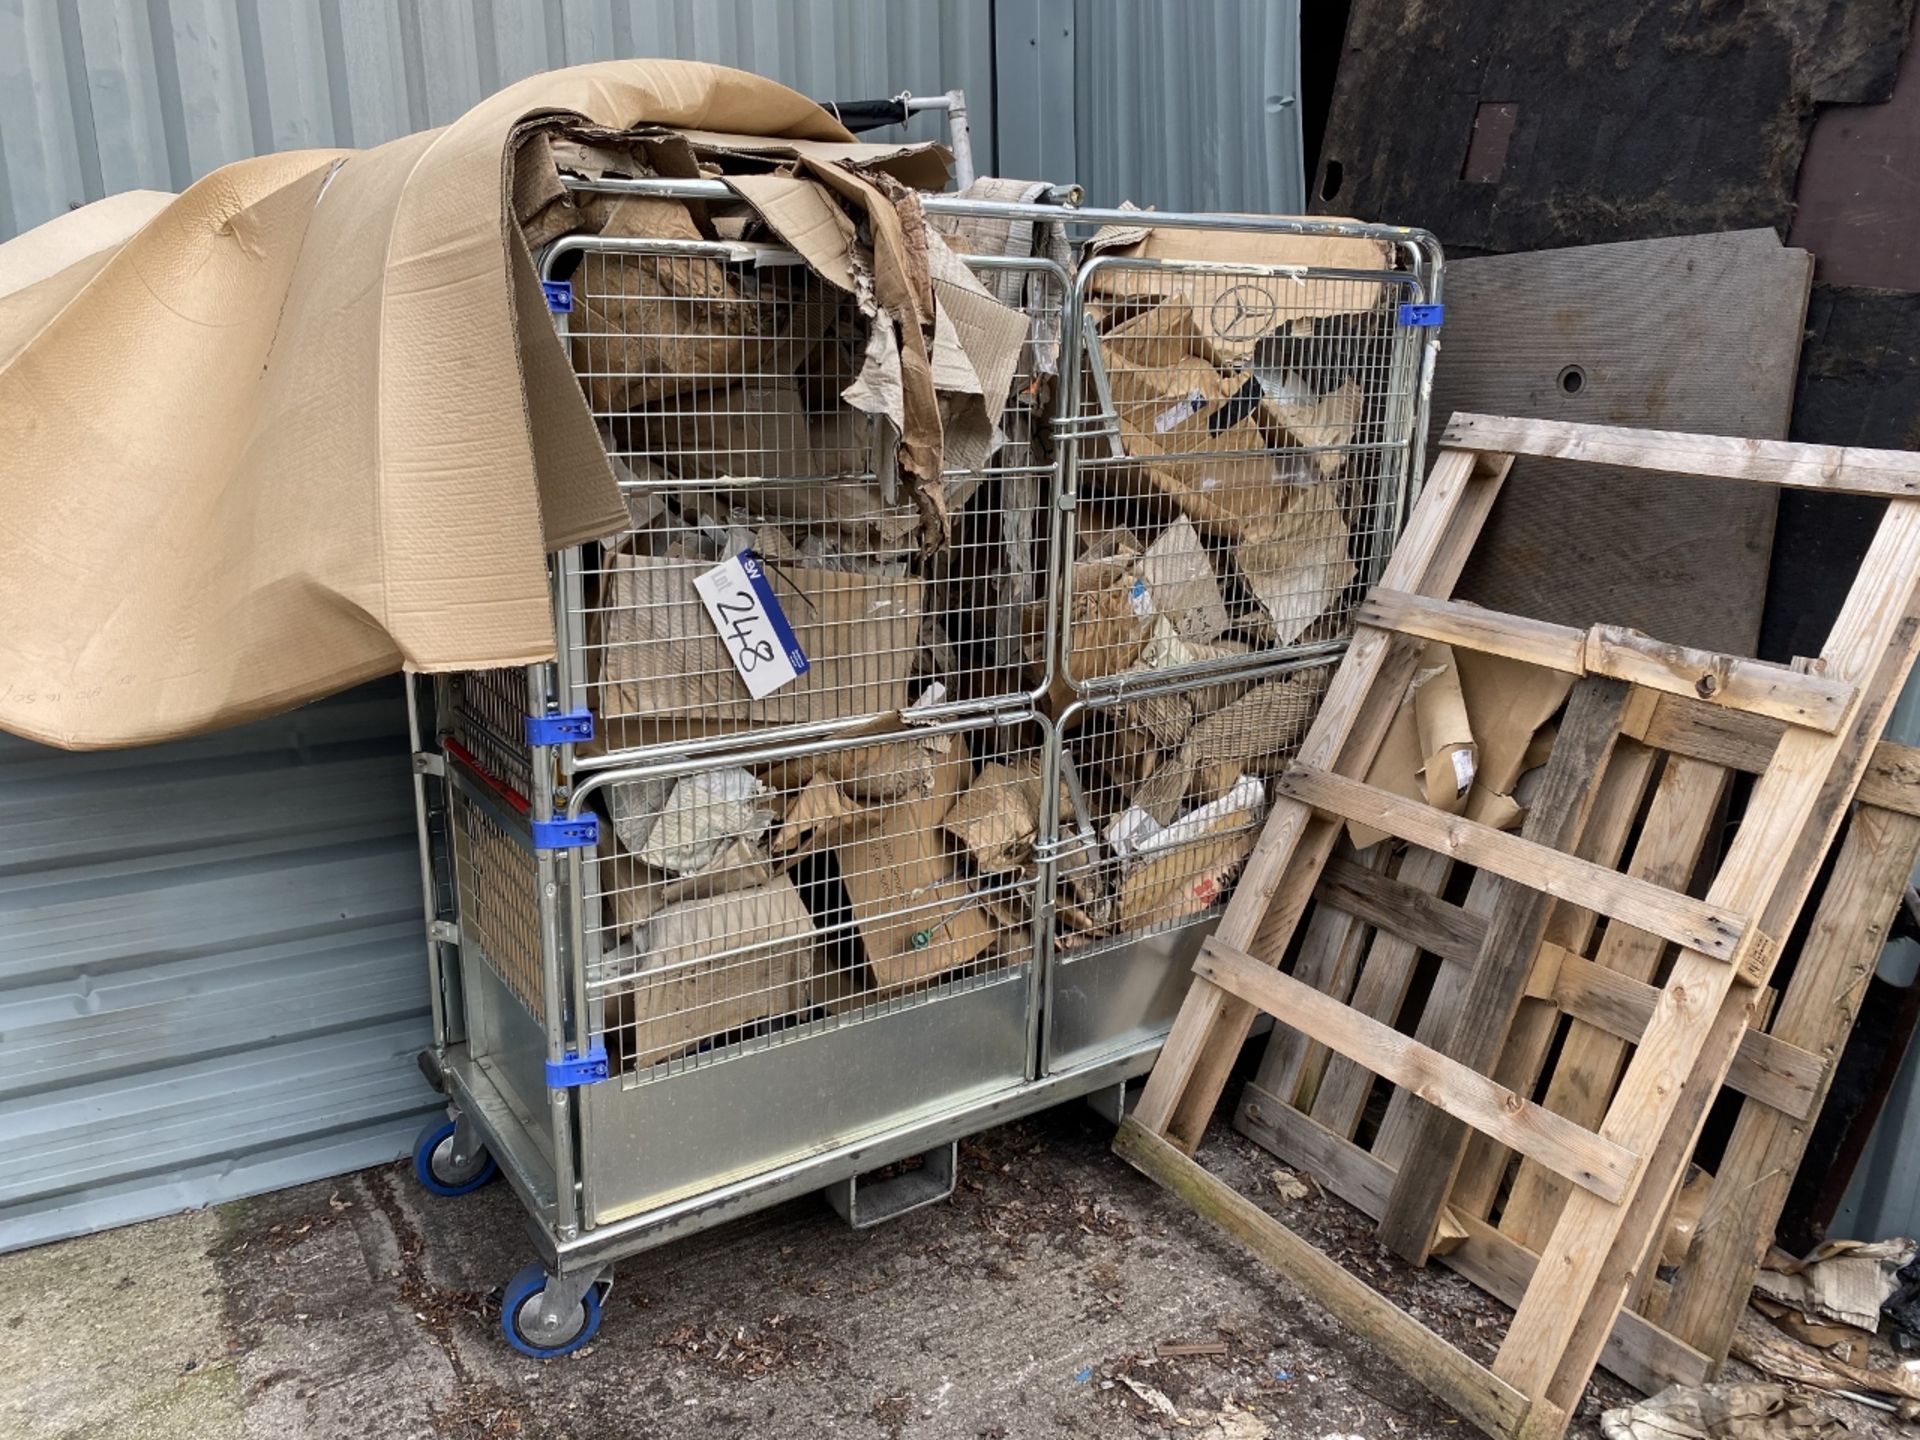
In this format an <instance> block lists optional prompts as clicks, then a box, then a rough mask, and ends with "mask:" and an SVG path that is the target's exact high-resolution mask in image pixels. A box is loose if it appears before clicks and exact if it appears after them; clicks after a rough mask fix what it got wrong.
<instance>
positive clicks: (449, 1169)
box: [413, 1120, 500, 1195]
mask: <svg viewBox="0 0 1920 1440" xmlns="http://www.w3.org/2000/svg"><path fill="white" fill-rule="evenodd" d="M463 1138H465V1137H463ZM453 1140H454V1122H453V1121H451V1120H438V1121H435V1122H433V1123H432V1124H430V1125H428V1126H427V1128H426V1129H424V1130H422V1131H421V1132H420V1138H419V1139H418V1140H416V1141H414V1142H413V1173H414V1174H415V1175H416V1176H418V1177H419V1180H420V1183H421V1185H422V1186H424V1187H425V1188H426V1189H427V1190H428V1191H429V1192H431V1193H432V1194H435V1195H467V1194H470V1193H472V1192H473V1191H475V1190H478V1189H479V1188H480V1187H481V1186H482V1185H484V1184H486V1183H487V1182H488V1181H489V1180H491V1179H493V1177H494V1176H496V1175H498V1174H499V1173H500V1167H499V1166H497V1165H495V1164H494V1163H493V1156H491V1155H489V1154H488V1153H487V1147H486V1146H484V1145H482V1144H480V1143H479V1142H478V1141H477V1140H470V1141H469V1142H468V1145H469V1150H468V1153H466V1154H464V1155H461V1154H457V1153H456V1151H455V1148H454V1143H453Z"/></svg>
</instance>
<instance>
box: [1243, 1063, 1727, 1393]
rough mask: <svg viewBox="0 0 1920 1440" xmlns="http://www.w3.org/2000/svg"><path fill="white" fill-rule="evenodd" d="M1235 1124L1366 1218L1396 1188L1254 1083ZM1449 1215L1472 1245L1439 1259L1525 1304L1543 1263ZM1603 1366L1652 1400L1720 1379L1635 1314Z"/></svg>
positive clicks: (1611, 1342) (1629, 1314)
mask: <svg viewBox="0 0 1920 1440" xmlns="http://www.w3.org/2000/svg"><path fill="white" fill-rule="evenodd" d="M1234 1123H1235V1124H1236V1126H1238V1127H1239V1130H1240V1133H1241V1134H1243V1135H1245V1136H1246V1137H1247V1138H1248V1139H1250V1140H1252V1141H1253V1142H1254V1143H1255V1144H1257V1145H1261V1146H1264V1147H1265V1148H1266V1149H1267V1150H1268V1151H1269V1152H1271V1153H1272V1154H1273V1155H1275V1156H1277V1157H1278V1158H1279V1159H1281V1160H1282V1161H1284V1162H1285V1163H1287V1164H1288V1165H1291V1166H1293V1167H1295V1168H1296V1169H1301V1170H1304V1171H1306V1172H1307V1173H1308V1174H1309V1175H1311V1176H1313V1177H1314V1179H1315V1180H1317V1181H1318V1182H1319V1183H1320V1184H1322V1185H1323V1186H1325V1187H1326V1188H1327V1189H1328V1190H1330V1191H1332V1192H1333V1194H1335V1195H1337V1196H1338V1197H1339V1198H1340V1199H1342V1200H1344V1201H1346V1202H1347V1204H1349V1205H1351V1206H1353V1207H1354V1209H1356V1210H1358V1211H1360V1212H1361V1213H1362V1214H1363V1215H1366V1216H1368V1217H1369V1218H1370V1219H1374V1220H1377V1219H1379V1218H1380V1213H1381V1211H1382V1210H1384V1209H1385V1208H1386V1203H1387V1195H1388V1193H1389V1192H1390V1191H1391V1190H1392V1188H1393V1176H1394V1170H1393V1167H1392V1166H1391V1165H1389V1164H1387V1163H1386V1161H1384V1160H1382V1159H1381V1158H1380V1157H1379V1156H1378V1155H1375V1154H1373V1153H1371V1152H1369V1151H1367V1150H1363V1149H1361V1148H1360V1146H1358V1145H1356V1144H1354V1143H1353V1142H1352V1141H1351V1140H1349V1139H1347V1138H1346V1137H1344V1136H1341V1135H1337V1134H1335V1133H1334V1132H1332V1131H1330V1130H1328V1129H1327V1128H1326V1127H1325V1126H1324V1125H1322V1124H1320V1123H1319V1122H1318V1121H1316V1120H1313V1119H1310V1118H1309V1117H1308V1116H1305V1115H1302V1114H1301V1113H1300V1112H1299V1111H1298V1110H1295V1109H1293V1108H1291V1107H1290V1106H1286V1105H1283V1104H1281V1103H1280V1102H1279V1101H1278V1100H1277V1099H1275V1098H1274V1097H1273V1096H1272V1095H1270V1094H1268V1093H1266V1092H1265V1091H1263V1090H1261V1089H1260V1088H1259V1087H1258V1086H1257V1085H1253V1084H1249V1085H1248V1086H1247V1087H1246V1093H1245V1095H1244V1096H1243V1097H1242V1099H1241V1103H1240V1111H1239V1115H1238V1117H1237V1118H1236V1120H1235V1122H1234ZM1448 1213H1449V1215H1451V1216H1452V1217H1453V1219H1454V1221H1455V1223H1457V1224H1458V1225H1459V1226H1460V1228H1461V1229H1462V1230H1464V1231H1465V1232H1466V1239H1465V1241H1464V1242H1463V1243H1462V1244H1461V1245H1459V1246H1457V1247H1455V1248H1454V1249H1452V1250H1449V1251H1447V1252H1446V1253H1444V1254H1436V1258H1437V1259H1438V1260H1439V1261H1440V1262H1441V1263H1442V1264H1444V1265H1446V1266H1448V1267H1449V1268H1450V1269H1452V1270H1455V1271H1457V1272H1458V1273H1460V1274H1461V1275H1463V1276H1465V1277H1466V1278H1467V1279H1468V1280H1470V1281H1472V1282H1473V1283H1474V1284H1475V1285H1477V1286H1479V1287H1480V1288H1481V1289H1482V1290H1484V1291H1486V1292H1487V1293H1488V1294H1489V1295H1491V1296H1493V1298H1494V1299H1496V1300H1498V1301H1500V1302H1501V1303H1502V1304H1504V1305H1508V1306H1512V1305H1517V1304H1519V1303H1520V1297H1521V1296H1522V1295H1524V1294H1525V1293H1526V1289H1527V1285H1528V1283H1529V1282H1530V1281H1531V1280H1532V1279H1533V1272H1534V1267H1535V1266H1536V1265H1537V1264H1538V1263H1539V1258H1538V1257H1537V1256H1536V1255H1534V1253H1533V1252H1532V1251H1531V1250H1528V1249H1527V1248H1526V1247H1525V1246H1523V1245H1519V1244H1517V1243H1515V1242H1514V1241H1512V1240H1509V1239H1508V1238H1507V1237H1506V1236H1504V1235H1502V1234H1501V1233H1500V1232H1499V1231H1498V1230H1496V1229H1494V1228H1493V1226H1491V1225H1489V1224H1487V1222H1486V1221H1484V1220H1481V1219H1478V1218H1476V1217H1473V1216H1470V1215H1463V1214H1461V1213H1460V1212H1459V1211H1457V1210H1452V1209H1449V1211H1448ZM1601 1363H1602V1364H1603V1365H1605V1366H1606V1367H1607V1368H1608V1369H1609V1370H1611V1371H1612V1372H1613V1373H1614V1374H1615V1375H1618V1376H1619V1377H1620V1378H1621V1379H1622V1380H1624V1381H1626V1382H1627V1383H1628V1384H1629V1385H1632V1386H1634V1387H1635V1388H1636V1389H1638V1390H1640V1391H1642V1392H1643V1393H1646V1394H1649V1395H1651V1394H1654V1393H1656V1392H1657V1391H1660V1390H1662V1389H1664V1388H1666V1386H1668V1385H1702V1384H1705V1383H1706V1381H1707V1380H1708V1379H1709V1378H1710V1376H1711V1375H1712V1373H1713V1363H1712V1361H1710V1360H1709V1359H1708V1357H1707V1356H1705V1355H1702V1354H1700V1353H1699V1352H1698V1351H1696V1350H1694V1349H1693V1348H1692V1347H1690V1346H1688V1345H1687V1344H1685V1343H1684V1342H1682V1341H1680V1340H1678V1339H1676V1338H1674V1337H1673V1336H1672V1335H1669V1334H1668V1333H1667V1332H1666V1331H1665V1330H1663V1329H1661V1328H1660V1327H1659V1326H1658V1325H1656V1324H1654V1323H1653V1322H1652V1321H1651V1320H1648V1319H1647V1318H1646V1317H1645V1316H1642V1315H1637V1314H1635V1313H1634V1312H1633V1311H1631V1310H1622V1311H1621V1312H1620V1318H1619V1320H1618V1321H1617V1322H1616V1323H1615V1325H1614V1328H1613V1334H1611V1335H1610V1336H1608V1337H1607V1347H1606V1349H1605V1350H1604V1351H1603V1352H1602V1354H1601Z"/></svg>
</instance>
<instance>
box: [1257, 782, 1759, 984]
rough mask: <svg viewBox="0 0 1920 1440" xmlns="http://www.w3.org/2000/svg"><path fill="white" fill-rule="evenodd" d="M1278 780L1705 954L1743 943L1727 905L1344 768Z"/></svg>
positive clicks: (1345, 814) (1414, 840) (1381, 826)
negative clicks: (1435, 805)
mask: <svg viewBox="0 0 1920 1440" xmlns="http://www.w3.org/2000/svg"><path fill="white" fill-rule="evenodd" d="M1275 788H1276V789H1278V790H1279V791H1280V792H1281V793H1282V794H1284V795H1286V796H1288V797H1289V798H1291V799H1294V800H1299V801H1302V802H1304V803H1305V804H1308V805H1312V806H1314V807H1315V808H1317V809H1322V810H1326V811H1329V812H1331V813H1332V814H1334V815H1338V816H1340V817H1342V818H1343V819H1348V820H1358V821H1359V822H1360V823H1361V824H1363V825H1366V826H1369V827H1371V828H1373V829H1375V830H1384V831H1386V832H1387V833H1388V834H1390V835H1395V836H1398V837H1399V838H1400V839H1402V840H1405V841H1407V842H1408V843H1410V844H1413V845H1422V846H1425V847H1426V848H1427V849H1429V850H1438V851H1441V852H1443V853H1444V854H1447V855H1451V856H1452V857H1453V858H1454V859H1456V860H1463V861H1465V862H1466V863H1467V864H1469V865H1475V866H1478V867H1479V868H1481V869H1483V870H1491V871H1492V872H1493V873H1494V874H1496V875H1501V876H1505V877H1506V878H1507V879H1509V880H1515V881H1518V882H1519V883H1520V884H1522V885H1527V886H1531V887H1533V888H1535V889H1538V890H1544V891H1545V892H1546V893H1547V894H1549V895H1552V896H1555V897H1556V898H1558V899H1561V900H1566V901H1569V902H1571V903H1573V904H1575V905H1582V906H1585V907H1586V908H1587V909H1589V910H1597V911H1599V912H1600V913H1601V914H1603V915H1605V916H1607V917H1608V918H1610V919H1614V920H1621V921H1625V922H1626V923H1627V924H1629V925H1633V926H1636V927H1638V928H1639V929H1642V930H1651V931H1652V932H1653V933H1654V934H1656V935H1661V936H1664V937H1665V938H1666V939H1669V940H1672V941H1673V942H1674V943H1675V944H1678V945H1685V946H1687V947H1688V948H1690V949H1693V950H1697V951H1698V952H1700V953H1701V954H1702V955H1712V956H1715V957H1717V958H1719V959H1721V960H1731V959H1733V958H1734V957H1735V954H1736V952H1737V950H1738V947H1739V942H1740V938H1741V934H1742V932H1743V930H1744V928H1745V925H1744V922H1743V920H1742V919H1741V918H1740V917H1739V916H1737V915H1734V914H1731V913H1729V912H1728V911H1727V910H1726V908H1725V907H1723V906H1718V905H1712V904H1707V903H1704V902H1702V901H1699V900H1694V899H1692V898H1690V897H1688V896H1686V895H1679V894H1675V893H1674V892H1673V891H1670V890H1663V889H1661V888H1660V887H1659V886H1658V885H1649V884H1647V883H1646V882H1645V881H1641V880H1635V879H1633V878H1632V877H1631V876H1627V875H1621V874H1619V873H1618V872H1616V871H1612V870H1606V869H1602V868H1601V867H1600V866H1598V865H1595V864H1592V863H1591V862H1589V861H1586V860H1582V859H1579V858H1578V857H1577V856H1573V855H1569V854H1567V853H1565V852H1564V851H1560V850H1552V849H1549V848H1548V847H1546V846H1544V845H1536V844H1533V843H1531V842H1529V841H1527V840H1524V839H1522V838H1521V837H1519V836H1517V835H1509V834H1507V833H1506V832H1504V831H1501V830H1495V829H1493V828H1492V827H1491V826H1488V825H1480V824H1476V823H1475V822H1473V821H1471V820H1467V819H1464V818H1463V817H1461V816H1458V815H1447V814H1444V813H1442V812H1441V811H1439V810H1435V809H1432V808H1430V807H1429V806H1426V805H1422V804H1420V803H1419V802H1418V801H1416V800H1408V799H1405V798H1404V797H1402V796H1399V795H1395V794H1393V793H1392V792H1390V791H1386V790H1381V789H1379V788H1377V787H1375V786H1372V785H1367V784H1364V783H1362V782H1361V781H1358V780H1350V779H1348V778H1347V777H1346V776H1344V775H1332V774H1328V773H1327V772H1326V771H1324V770H1309V769H1302V768H1301V767H1299V766H1295V767H1294V768H1292V769H1290V770H1288V771H1287V772H1286V773H1285V774H1284V775H1282V776H1281V777H1280V778H1279V780H1278V781H1277V782H1275Z"/></svg>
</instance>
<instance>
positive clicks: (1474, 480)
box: [1134, 450, 1512, 1152]
mask: <svg viewBox="0 0 1920 1440" xmlns="http://www.w3.org/2000/svg"><path fill="white" fill-rule="evenodd" d="M1511 464H1512V462H1511V461H1510V460H1508V459H1506V458H1504V457H1495V458H1493V459H1491V460H1489V459H1488V458H1486V457H1482V456H1479V455H1475V454H1471V453H1469V452H1466V451H1460V450H1443V451H1441V452H1440V456H1439V458H1438V459H1437V460H1436V461H1435V463H1434V466H1433V471H1432V473H1431V474H1430V475H1429V476H1428V478H1427V485H1426V489H1425V491H1424V492H1423V493H1422V495H1421V497H1420V503H1419V504H1418V505H1417V506H1415V507H1414V512H1413V515H1412V517H1411V518H1410V519H1409V520H1408V522H1407V527H1406V529H1405V531H1404V532H1403V533H1402V535H1401V537H1400V541H1399V543H1398V545H1396V546H1395V548H1394V552H1393V557H1392V559H1390V560H1389V561H1388V562H1387V568H1386V571H1385V573H1384V574H1383V575H1382V576H1381V582H1382V583H1383V584H1386V585H1389V586H1391V587H1392V588H1394V589H1398V590H1408V591H1413V592H1416V593H1421V594H1429V593H1431V594H1446V593H1447V592H1448V591H1450V590H1451V589H1452V588H1453V584H1454V582H1455V581H1456V580H1458V579H1459V577H1460V572H1461V570H1462V569H1464V568H1465V566H1466V563H1467V556H1468V555H1469V554H1470V553H1471V551H1472V549H1473V543H1474V540H1475V539H1476V538H1477V537H1478V535H1479V533H1480V530H1481V528H1482V526H1484V525H1485V523H1486V518H1487V515H1488V514H1489V513H1490V512H1491V511H1492V509H1493V502H1494V500H1495V499H1496V498H1497V497H1498V495H1499V493H1500V486H1501V483H1502V482H1503V481H1504V480H1505V478H1506V472H1507V470H1508V469H1509V468H1511ZM1418 652H1419V647H1418V646H1417V645H1416V644H1414V642H1412V641H1410V640H1408V639H1406V638H1405V637H1402V636H1394V635H1390V634H1388V633H1387V632H1386V631H1383V630H1375V629H1371V628H1364V629H1361V630H1360V631H1359V632H1358V633H1356V634H1355V636H1354V639H1353V643H1352V644H1351V645H1350V646H1349V647H1348V649H1347V654H1346V658H1345V659H1344V660H1343V661H1342V662H1341V664H1340V668H1339V669H1338V670H1337V671H1335V673H1334V677H1333V681H1332V684H1331V685H1330V686H1329V687H1328V690H1327V694H1326V697H1325V698H1324V699H1323V700H1322V701H1321V705H1320V711H1319V714H1318V715H1317V716H1316V717H1315V719H1314V723H1313V726H1312V728H1311V729H1310V730H1309V731H1308V732H1307V738H1306V740H1305V741H1303V742H1302V744H1301V748H1300V758H1301V759H1302V760H1304V761H1305V762H1306V763H1308V764H1311V765H1317V766H1324V767H1328V768H1343V769H1364V767H1365V766H1366V765H1367V764H1369V763H1371V761H1372V759H1373V756H1374V755H1375V753H1376V752H1377V751H1378V750H1379V748H1380V743H1381V741H1382V740H1383V739H1385V737H1386V733H1387V729H1388V727H1389V726H1390V725H1392V723H1393V717H1394V715H1395V714H1396V713H1397V711H1398V710H1399V705H1400V699H1401V696H1402V694H1403V692H1404V690H1405V687H1406V685H1407V682H1408V681H1409V680H1410V679H1411V678H1412V675H1413V669H1414V665H1415V663H1416V660H1417V658H1418ZM1339 828H1340V827H1338V826H1337V825H1335V824H1333V823H1332V822H1330V821H1326V820H1323V819H1321V818H1319V817H1317V816H1315V815H1314V814H1313V812H1312V811H1311V809H1310V808H1309V807H1307V806H1304V805H1297V804H1292V803H1288V802H1287V801H1285V800H1284V798H1283V799H1280V800H1277V801H1276V802H1275V803H1274V805H1273V808H1272V810H1271V811H1270V812H1269V814H1268V816H1267V821H1266V825H1265V827H1264V828H1263V829H1262V830H1261V832H1260V838H1259V840H1257V841H1256V842H1255V843H1254V847H1253V853H1252V854H1251V855H1250V856H1248V858H1247V863H1246V865H1245V866H1244V867H1243V868H1242V871H1241V875H1240V880H1239V882H1238V883H1237V884H1236V885H1235V887H1234V893H1233V897H1232V899H1231V900H1229V901H1228V903H1227V910H1226V913H1225V914H1224V915H1222V916H1221V918H1220V925H1219V928H1218V929H1217V930H1216V932H1215V933H1216V934H1217V935H1218V936H1219V937H1220V938H1221V939H1222V940H1224V941H1225V942H1226V943H1227V944H1230V945H1234V946H1238V947H1242V948H1249V949H1252V950H1253V951H1254V952H1255V953H1256V954H1258V955H1259V956H1260V958H1261V959H1262V960H1264V961H1266V962H1268V963H1270V964H1278V963H1279V960H1280V957H1281V955H1282V954H1283V953H1284V951H1285V948H1286V946H1287V944H1288V942H1289V941H1290V940H1291V939H1292V936H1293V932H1294V929H1295V927H1296V926H1297V925H1298V924H1299V921H1300V916H1301V915H1302V914H1303V913H1304V912H1305V910H1306V907H1307V904H1308V902H1309V901H1310V900H1311V899H1312V896H1313V887H1314V885H1315V883H1316V882H1317V881H1318V879H1319V874H1320V867H1321V865H1323V864H1324V863H1325V862H1326V858H1327V856H1328V854H1329V853H1330V852H1331V850H1332V848H1333V842H1334V839H1335V835H1336V832H1337V831H1338V829H1339ZM1253 1021H1254V1012H1253V1010H1252V1009H1251V1008H1250V1007H1248V1006H1247V1005H1245V1004H1244V1003H1242V1002H1240V1001H1237V1000H1235V999H1233V997H1231V996H1230V995H1228V994H1227V993H1226V992H1225V991H1223V990H1221V989H1220V988H1219V987H1218V986H1213V985H1205V984H1199V985H1194V986H1191V987H1189V989H1188V992H1187V998H1186V999H1185V1001H1183V1002H1182V1004H1181V1007H1180V1013H1179V1014H1178V1015H1177V1016H1175V1017H1174V1023H1173V1028H1172V1030H1171V1031H1169V1033H1168V1035H1167V1040H1166V1043H1165V1044H1164V1045H1163V1046H1161V1049H1160V1056H1159V1059H1158V1060H1156V1061H1155V1062H1154V1067H1153V1072H1152V1074H1151V1075H1149V1076H1148V1077H1147V1085H1146V1089H1145V1090H1144V1091H1143V1092H1142V1093H1141V1096H1140V1103H1139V1106H1138V1107H1137V1108H1136V1110H1135V1112H1134V1113H1135V1115H1136V1116H1137V1117H1138V1118H1139V1120H1140V1123H1141V1124H1142V1125H1143V1126H1145V1127H1146V1128H1147V1129H1148V1130H1150V1131H1153V1132H1154V1133H1156V1134H1161V1135H1165V1136H1167V1137H1169V1139H1171V1140H1172V1142H1173V1143H1174V1144H1175V1145H1177V1146H1180V1147H1182V1148H1184V1149H1185V1150H1187V1151H1189V1152H1191V1151H1192V1150H1193V1149H1194V1147H1196V1146H1197V1145H1198V1144H1199V1143H1200V1137H1201V1135H1202V1134H1204V1133H1205V1131H1206V1127H1207V1122H1208V1120H1210V1119H1211V1118H1212V1115H1213V1107H1214V1105H1215V1104H1216V1103H1218V1101H1219V1099H1220V1092H1221V1091H1222V1090H1223V1089H1225V1088H1226V1083H1227V1077H1228V1075H1229V1074H1230V1073H1231V1071H1232V1069H1233V1065H1234V1062H1235V1061H1236V1060H1237V1059H1238V1058H1239V1054H1240V1047H1241V1046H1242V1045H1244V1044H1246V1040H1247V1035H1248V1033H1249V1032H1250V1031H1251V1030H1252V1028H1253Z"/></svg>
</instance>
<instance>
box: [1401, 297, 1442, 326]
mask: <svg viewBox="0 0 1920 1440" xmlns="http://www.w3.org/2000/svg"><path fill="white" fill-rule="evenodd" d="M1446 313H1447V307H1446V306H1444V305H1415V304H1414V303H1413V302H1412V301H1405V302H1403V303H1402V304H1401V306H1400V323H1401V324H1402V325H1416V326H1420V327H1422V328H1431V327H1433V326H1435V325H1438V324H1439V323H1440V321H1441V319H1442V318H1443V317H1444V316H1445V315H1446Z"/></svg>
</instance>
